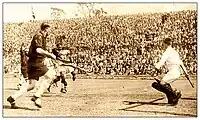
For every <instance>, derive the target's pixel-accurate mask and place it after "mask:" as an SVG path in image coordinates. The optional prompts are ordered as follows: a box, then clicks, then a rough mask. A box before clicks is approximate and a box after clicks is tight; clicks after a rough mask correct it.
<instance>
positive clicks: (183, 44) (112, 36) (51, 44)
mask: <svg viewBox="0 0 200 120" xmlns="http://www.w3.org/2000/svg"><path fill="white" fill-rule="evenodd" d="M42 22H43V21H30V22H21V23H5V24H4V26H3V27H4V28H3V33H4V34H3V38H4V41H3V59H4V72H5V73H9V72H15V71H19V70H20V54H19V50H20V46H21V44H22V43H25V44H26V45H27V46H29V44H30V42H31V40H32V37H33V35H34V34H35V33H36V32H37V31H38V30H39V28H40V24H41V23H42ZM46 22H48V23H49V25H50V26H51V32H50V34H49V36H48V45H47V46H48V49H49V50H51V49H52V48H55V47H56V44H61V45H62V46H63V47H65V48H67V49H69V50H70V51H71V54H70V56H71V57H72V61H73V63H75V64H76V65H78V66H80V67H83V68H86V69H89V70H90V71H91V72H93V73H95V74H100V75H105V74H111V75H131V74H132V75H146V74H150V73H151V72H152V71H151V70H152V67H153V66H154V64H155V63H156V62H158V61H159V60H160V58H161V55H162V53H163V52H164V50H163V49H162V45H161V43H162V42H161V41H162V40H163V39H164V38H165V37H170V38H171V39H173V47H174V48H175V49H176V50H177V51H178V52H179V54H180V56H181V59H182V60H183V63H184V65H185V66H186V68H187V70H188V73H189V74H196V73H197V11H195V10H185V11H174V12H169V13H143V14H133V15H112V16H95V17H89V18H74V19H65V20H49V21H46ZM162 71H163V73H165V72H166V71H167V69H165V66H164V67H163V68H162ZM79 72H80V71H79Z"/></svg>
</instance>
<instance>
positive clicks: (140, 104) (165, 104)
mask: <svg viewBox="0 0 200 120" xmlns="http://www.w3.org/2000/svg"><path fill="white" fill-rule="evenodd" d="M163 99H164V97H162V98H158V99H155V100H152V101H150V102H138V101H137V102H132V101H123V104H125V105H133V106H130V107H126V108H122V109H119V110H123V111H133V112H147V113H155V114H156V113H161V114H171V115H178V116H190V117H197V115H194V114H187V113H175V112H167V111H151V110H150V111H147V110H134V109H132V108H136V107H138V106H142V105H157V106H171V105H169V104H168V103H154V102H156V101H159V100H163ZM181 99H183V100H197V98H181Z"/></svg>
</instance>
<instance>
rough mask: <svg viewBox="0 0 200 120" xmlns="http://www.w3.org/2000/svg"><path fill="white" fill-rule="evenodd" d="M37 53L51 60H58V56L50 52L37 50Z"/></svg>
mask: <svg viewBox="0 0 200 120" xmlns="http://www.w3.org/2000/svg"><path fill="white" fill-rule="evenodd" d="M36 52H37V53H39V54H41V55H45V56H47V57H49V58H52V59H55V60H56V56H55V55H54V54H51V53H49V52H48V51H46V50H43V49H42V48H37V49H36Z"/></svg>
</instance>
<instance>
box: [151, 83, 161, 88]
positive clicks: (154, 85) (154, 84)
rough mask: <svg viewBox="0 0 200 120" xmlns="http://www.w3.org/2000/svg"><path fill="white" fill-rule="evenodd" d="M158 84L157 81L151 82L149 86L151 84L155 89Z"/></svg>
mask: <svg viewBox="0 0 200 120" xmlns="http://www.w3.org/2000/svg"><path fill="white" fill-rule="evenodd" d="M158 84H159V83H157V82H153V83H152V84H151V86H152V87H153V88H155V89H156V88H158Z"/></svg>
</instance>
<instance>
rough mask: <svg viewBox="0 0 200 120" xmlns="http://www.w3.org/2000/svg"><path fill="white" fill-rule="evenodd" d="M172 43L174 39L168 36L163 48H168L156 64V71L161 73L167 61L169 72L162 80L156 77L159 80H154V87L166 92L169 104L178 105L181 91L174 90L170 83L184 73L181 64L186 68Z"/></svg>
mask: <svg viewBox="0 0 200 120" xmlns="http://www.w3.org/2000/svg"><path fill="white" fill-rule="evenodd" d="M171 45H172V41H171V39H170V38H166V39H165V40H164V41H163V46H162V47H163V49H166V50H165V52H164V53H163V55H162V57H161V60H160V61H159V62H158V63H157V64H156V65H155V71H157V72H158V73H161V71H160V70H159V69H160V67H161V66H162V65H164V63H165V62H166V66H167V68H168V70H169V71H168V72H167V74H165V76H164V77H163V78H162V79H161V80H160V79H158V78H157V77H155V80H156V81H157V82H153V83H152V87H153V88H155V89H156V90H158V91H161V92H163V93H165V94H166V96H167V99H168V104H170V105H177V104H178V101H179V98H180V97H181V92H180V91H177V90H173V89H172V87H171V85H170V83H172V82H174V81H175V80H177V79H178V78H179V77H180V75H181V74H182V69H181V66H182V67H183V69H184V70H185V71H186V68H185V66H184V65H183V62H182V60H181V59H180V56H179V54H178V52H177V51H176V50H175V49H174V48H172V46H171ZM154 73H155V72H154ZM186 74H187V72H186ZM187 75H188V74H187Z"/></svg>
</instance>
